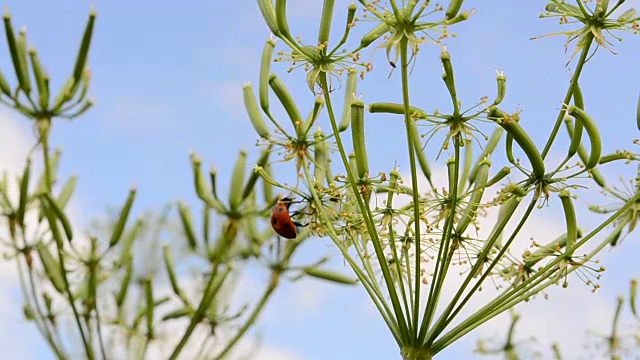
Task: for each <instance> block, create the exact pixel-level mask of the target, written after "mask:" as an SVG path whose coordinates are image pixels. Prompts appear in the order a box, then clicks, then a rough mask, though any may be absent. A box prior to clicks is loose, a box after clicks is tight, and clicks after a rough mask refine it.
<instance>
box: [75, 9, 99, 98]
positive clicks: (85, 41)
mask: <svg viewBox="0 0 640 360" xmlns="http://www.w3.org/2000/svg"><path fill="white" fill-rule="evenodd" d="M95 20H96V12H95V11H94V10H92V11H91V12H90V13H89V20H88V21H87V26H86V27H85V29H84V34H83V35H82V42H81V43H80V49H79V50H78V56H77V57H76V64H75V66H74V67H73V77H74V79H75V83H76V85H75V86H77V85H78V84H79V83H80V78H81V77H82V73H83V71H84V68H85V64H86V63H87V57H88V55H89V47H90V45H91V37H92V35H93V25H94V23H95ZM75 86H74V87H75ZM72 92H75V91H72Z"/></svg>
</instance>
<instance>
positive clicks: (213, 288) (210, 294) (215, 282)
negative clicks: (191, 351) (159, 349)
mask: <svg viewBox="0 0 640 360" xmlns="http://www.w3.org/2000/svg"><path fill="white" fill-rule="evenodd" d="M230 271H231V268H230V267H227V268H226V269H224V270H223V271H222V273H218V267H217V266H216V267H215V269H214V270H213V271H212V272H211V275H210V277H209V281H208V282H207V286H206V287H205V289H204V292H203V294H202V300H200V304H199V305H198V308H197V309H196V312H195V314H193V316H192V317H191V321H190V322H189V326H188V327H187V330H185V332H184V334H183V335H182V337H181V338H180V341H179V342H178V345H177V346H176V347H175V349H173V352H172V353H171V355H170V356H169V360H175V359H177V358H178V355H180V352H181V351H182V349H183V348H184V346H185V345H186V344H187V342H188V341H189V338H190V337H191V334H193V331H194V330H195V328H196V326H197V325H198V324H199V323H200V321H201V320H202V318H203V316H204V313H205V311H207V309H208V308H209V306H210V305H211V301H213V298H214V297H215V295H216V293H217V289H218V288H219V287H220V286H221V285H222V283H223V282H224V279H225V278H226V277H227V275H228V274H229V272H230Z"/></svg>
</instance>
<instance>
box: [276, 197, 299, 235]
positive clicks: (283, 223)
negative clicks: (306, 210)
mask: <svg viewBox="0 0 640 360" xmlns="http://www.w3.org/2000/svg"><path fill="white" fill-rule="evenodd" d="M295 202H300V201H293V199H291V198H288V197H284V198H282V199H280V200H279V201H278V203H277V204H276V205H275V206H274V207H273V210H272V211H271V227H272V228H273V231H275V232H276V233H277V234H278V235H280V236H282V237H285V238H287V239H295V238H296V236H298V231H297V229H296V226H298V227H304V226H307V225H308V224H305V225H303V224H300V223H298V222H296V221H293V219H291V217H292V216H296V215H297V214H299V213H300V212H299V211H295V212H292V213H289V206H291V204H292V203H295Z"/></svg>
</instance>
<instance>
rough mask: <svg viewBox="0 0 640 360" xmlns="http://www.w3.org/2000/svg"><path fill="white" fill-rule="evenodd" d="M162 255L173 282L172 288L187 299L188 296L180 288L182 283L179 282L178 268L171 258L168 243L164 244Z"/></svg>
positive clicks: (175, 292) (182, 297) (181, 297)
mask: <svg viewBox="0 0 640 360" xmlns="http://www.w3.org/2000/svg"><path fill="white" fill-rule="evenodd" d="M162 257H163V258H164V265H165V268H166V269H167V274H168V275H169V281H170V282H171V289H173V293H174V294H176V296H178V297H179V298H180V299H182V300H183V301H187V300H186V299H187V297H186V296H185V294H184V292H183V291H182V289H180V285H179V284H178V278H177V277H176V270H175V267H174V266H173V259H172V258H171V253H170V252H169V247H168V246H167V245H164V246H163V247H162Z"/></svg>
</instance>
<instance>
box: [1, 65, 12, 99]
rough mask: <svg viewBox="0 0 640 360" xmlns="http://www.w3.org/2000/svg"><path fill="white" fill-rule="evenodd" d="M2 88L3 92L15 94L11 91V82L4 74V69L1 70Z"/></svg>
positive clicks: (8, 94) (10, 94) (9, 94)
mask: <svg viewBox="0 0 640 360" xmlns="http://www.w3.org/2000/svg"><path fill="white" fill-rule="evenodd" d="M0 90H2V92H3V93H4V94H5V95H7V96H9V97H11V96H13V94H12V93H11V87H9V83H8V82H7V79H6V78H5V77H4V75H3V74H2V71H0Z"/></svg>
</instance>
